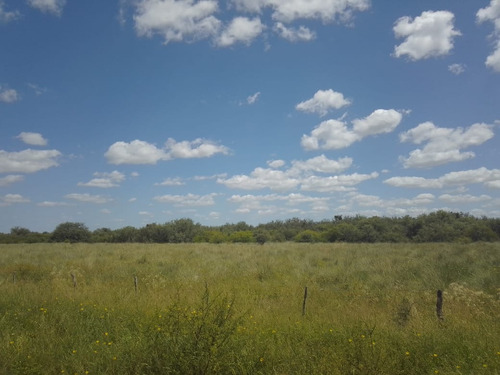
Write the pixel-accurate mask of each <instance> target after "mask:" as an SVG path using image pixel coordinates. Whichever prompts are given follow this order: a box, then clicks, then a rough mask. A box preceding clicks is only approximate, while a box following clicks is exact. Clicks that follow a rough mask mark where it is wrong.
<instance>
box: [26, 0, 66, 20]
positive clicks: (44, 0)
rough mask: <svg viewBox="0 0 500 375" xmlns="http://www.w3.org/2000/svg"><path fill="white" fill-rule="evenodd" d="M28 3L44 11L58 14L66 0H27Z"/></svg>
mask: <svg viewBox="0 0 500 375" xmlns="http://www.w3.org/2000/svg"><path fill="white" fill-rule="evenodd" d="M28 4H29V5H31V6H32V7H33V8H36V9H38V10H40V11H42V12H44V13H52V14H54V15H56V16H60V15H61V14H62V11H63V8H64V6H65V5H66V0H28Z"/></svg>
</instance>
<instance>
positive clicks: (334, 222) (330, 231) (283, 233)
mask: <svg viewBox="0 0 500 375" xmlns="http://www.w3.org/2000/svg"><path fill="white" fill-rule="evenodd" d="M499 239H500V219H491V218H486V217H481V218H477V217H474V216H471V215H469V214H466V213H456V212H447V211H437V212H433V213H430V214H425V215H420V216H418V217H410V216H404V217H397V218H388V217H363V216H354V217H342V216H340V215H338V216H335V217H334V218H333V219H331V220H323V221H319V222H315V221H312V220H304V219H298V218H293V219H288V220H284V221H281V220H276V221H272V222H269V223H266V224H260V225H257V226H252V225H249V224H247V223H245V222H239V223H236V224H224V225H222V226H213V227H211V226H204V225H201V224H198V223H194V222H193V221H192V220H191V219H179V220H173V221H170V222H167V223H164V224H156V223H153V224H148V225H146V226H144V227H142V228H139V229H137V228H135V227H131V226H128V227H124V228H120V229H116V230H111V229H109V228H99V229H96V230H94V231H90V230H89V229H88V228H87V227H86V226H85V224H83V223H73V222H66V223H62V224H59V225H58V226H57V227H56V228H55V229H54V231H53V232H50V233H49V232H44V233H37V232H32V231H30V230H29V229H26V228H21V227H15V228H12V229H11V231H10V233H3V234H2V233H0V243H37V242H70V243H74V242H89V243H100V242H108V243H123V242H142V243H182V242H208V243H223V242H233V243H247V242H256V243H260V244H263V243H265V242H285V241H295V242H462V243H468V242H476V241H489V242H491V241H498V240H499Z"/></svg>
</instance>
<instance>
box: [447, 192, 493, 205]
mask: <svg viewBox="0 0 500 375" xmlns="http://www.w3.org/2000/svg"><path fill="white" fill-rule="evenodd" d="M491 199H492V198H491V197H490V196H489V195H485V194H483V195H480V196H474V195H470V194H456V195H452V194H443V195H440V196H439V200H442V201H443V202H446V203H460V204H464V203H465V204H466V203H480V202H485V201H489V200H491Z"/></svg>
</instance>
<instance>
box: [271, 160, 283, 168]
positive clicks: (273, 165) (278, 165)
mask: <svg viewBox="0 0 500 375" xmlns="http://www.w3.org/2000/svg"><path fill="white" fill-rule="evenodd" d="M267 165H269V166H270V167H271V168H275V169H278V168H281V167H283V166H284V165H285V161H284V160H269V161H268V162H267Z"/></svg>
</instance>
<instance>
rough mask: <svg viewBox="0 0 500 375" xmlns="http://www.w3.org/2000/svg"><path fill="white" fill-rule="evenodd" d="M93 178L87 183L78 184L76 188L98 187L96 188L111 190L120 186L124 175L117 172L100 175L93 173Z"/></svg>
mask: <svg viewBox="0 0 500 375" xmlns="http://www.w3.org/2000/svg"><path fill="white" fill-rule="evenodd" d="M94 176H95V177H96V178H93V179H92V180H90V181H89V182H85V183H84V182H79V183H78V186H86V187H98V188H103V189H106V188H112V187H117V186H120V183H121V182H123V181H124V180H125V175H124V174H123V173H121V172H118V171H113V172H111V173H107V172H104V173H100V172H95V173H94Z"/></svg>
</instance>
